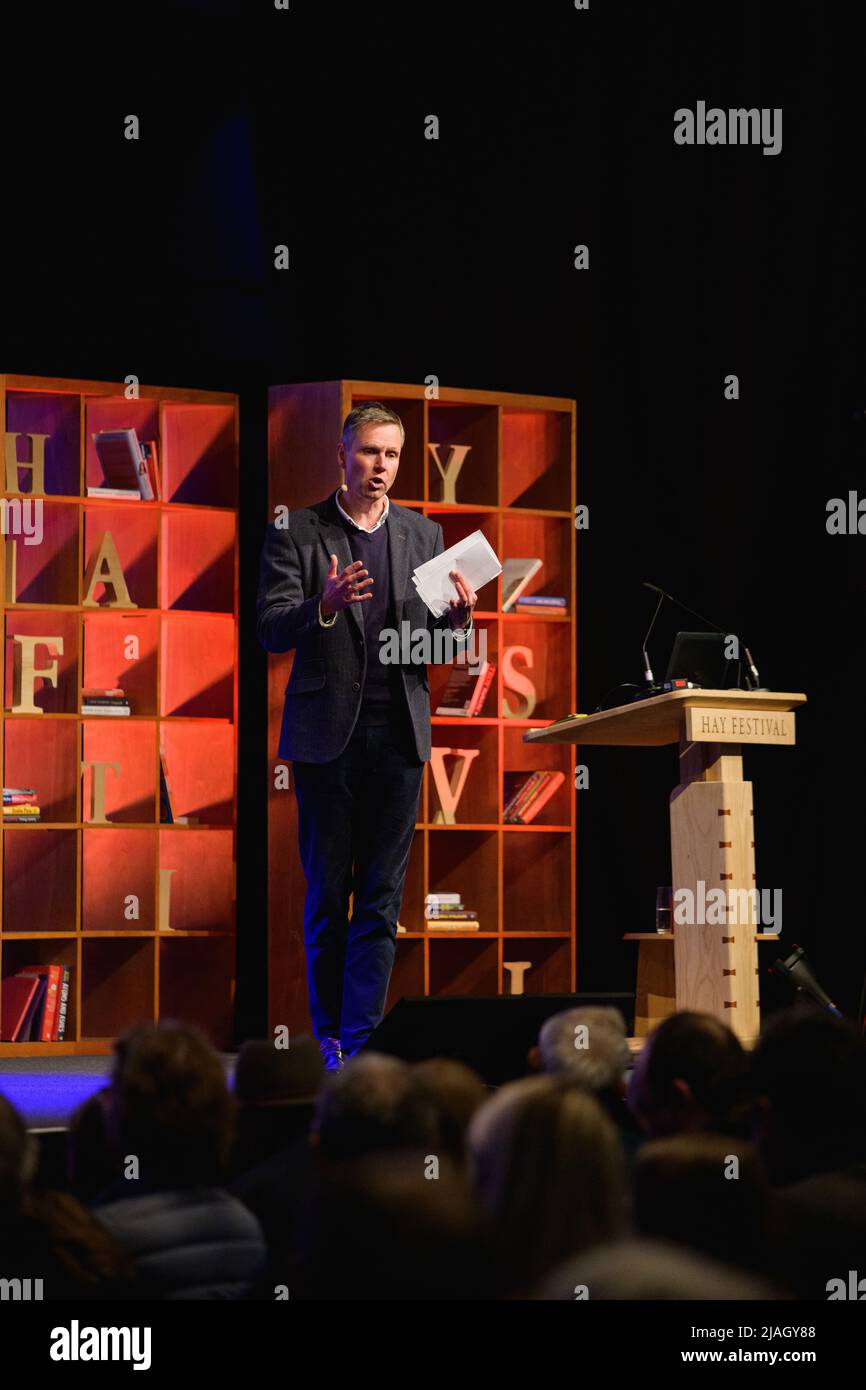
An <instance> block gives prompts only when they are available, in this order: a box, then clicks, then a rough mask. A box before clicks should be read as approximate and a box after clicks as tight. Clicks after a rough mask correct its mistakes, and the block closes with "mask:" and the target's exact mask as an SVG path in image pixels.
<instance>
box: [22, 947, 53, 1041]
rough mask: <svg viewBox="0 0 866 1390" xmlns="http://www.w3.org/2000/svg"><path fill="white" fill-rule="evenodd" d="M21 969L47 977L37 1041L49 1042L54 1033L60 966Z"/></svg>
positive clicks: (29, 966) (27, 966)
mask: <svg viewBox="0 0 866 1390" xmlns="http://www.w3.org/2000/svg"><path fill="white" fill-rule="evenodd" d="M22 969H23V970H24V971H27V972H31V971H32V973H33V974H37V973H40V974H42V975H47V977H48V988H47V989H46V991H45V1008H44V1009H43V1010H42V1024H41V1027H40V1029H39V1041H40V1042H51V1041H52V1040H53V1039H54V1036H55V1032H56V1026H55V1025H56V1020H57V1006H58V1004H59V1003H60V985H61V983H62V980H63V966H62V965H48V966H45V965H25V966H22Z"/></svg>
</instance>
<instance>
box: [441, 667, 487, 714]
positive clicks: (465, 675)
mask: <svg viewBox="0 0 866 1390" xmlns="http://www.w3.org/2000/svg"><path fill="white" fill-rule="evenodd" d="M495 674H496V662H495V661H482V662H481V664H480V666H478V667H475V668H473V667H471V666H453V667H452V668H451V673H450V675H449V676H448V682H447V684H446V686H445V689H444V691H443V693H442V703H441V704H440V705H437V706H436V713H437V714H441V715H444V716H445V717H446V718H451V719H454V718H467V719H471V718H472V716H473V715H476V714H479V713H480V711H481V710H482V709H483V707H484V701H485V699H486V698H487V692H488V691H489V689H490V687H491V685H492V683H493V677H494V675H495Z"/></svg>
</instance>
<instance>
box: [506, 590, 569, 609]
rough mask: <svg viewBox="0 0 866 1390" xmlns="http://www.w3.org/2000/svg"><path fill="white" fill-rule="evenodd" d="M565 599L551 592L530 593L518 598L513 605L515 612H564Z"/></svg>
mask: <svg viewBox="0 0 866 1390" xmlns="http://www.w3.org/2000/svg"><path fill="white" fill-rule="evenodd" d="M565 607H566V604H565V599H564V598H560V597H558V596H554V595H553V594H530V595H528V596H525V597H523V598H519V599H518V600H517V602H516V604H515V605H514V611H515V613H564V612H565Z"/></svg>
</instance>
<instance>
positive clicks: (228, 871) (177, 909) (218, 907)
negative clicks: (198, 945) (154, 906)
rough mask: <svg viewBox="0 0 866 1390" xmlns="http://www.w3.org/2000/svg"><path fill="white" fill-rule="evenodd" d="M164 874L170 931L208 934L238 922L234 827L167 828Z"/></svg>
mask: <svg viewBox="0 0 866 1390" xmlns="http://www.w3.org/2000/svg"><path fill="white" fill-rule="evenodd" d="M159 869H160V874H167V875H168V876H170V880H171V886H170V892H169V898H168V901H169V914H168V930H167V932H166V933H164V934H165V935H167V936H173V935H174V933H175V932H199V933H201V934H202V935H203V936H205V937H207V936H208V935H209V934H222V933H227V932H231V931H232V930H233V926H234V882H235V862H234V845H233V841H232V834H231V831H230V830H200V829H196V828H194V827H184V826H174V827H171V828H168V827H165V826H163V827H162V829H161V830H160V832H159Z"/></svg>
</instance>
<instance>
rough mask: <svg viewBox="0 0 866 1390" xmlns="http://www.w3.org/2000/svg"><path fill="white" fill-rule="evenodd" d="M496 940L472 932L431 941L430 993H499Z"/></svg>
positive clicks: (443, 936)
mask: <svg viewBox="0 0 866 1390" xmlns="http://www.w3.org/2000/svg"><path fill="white" fill-rule="evenodd" d="M496 950H497V946H496V942H495V941H491V940H489V939H486V938H479V939H475V938H473V937H471V936H469V935H466V936H457V937H450V936H449V937H446V936H445V935H444V934H443V935H442V936H440V937H437V938H436V939H435V941H434V940H431V941H430V967H429V968H430V991H429V992H430V993H431V994H497V993H498V992H499V989H498V985H499V970H498V965H497V957H496Z"/></svg>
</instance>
